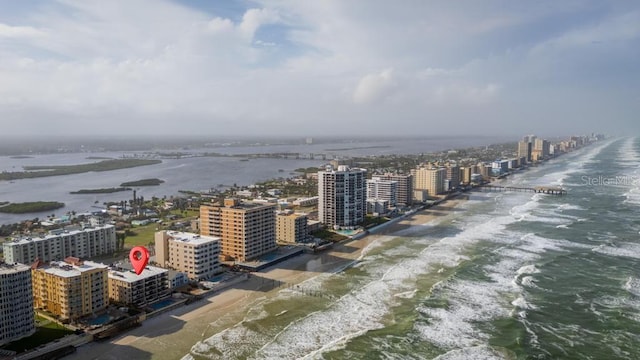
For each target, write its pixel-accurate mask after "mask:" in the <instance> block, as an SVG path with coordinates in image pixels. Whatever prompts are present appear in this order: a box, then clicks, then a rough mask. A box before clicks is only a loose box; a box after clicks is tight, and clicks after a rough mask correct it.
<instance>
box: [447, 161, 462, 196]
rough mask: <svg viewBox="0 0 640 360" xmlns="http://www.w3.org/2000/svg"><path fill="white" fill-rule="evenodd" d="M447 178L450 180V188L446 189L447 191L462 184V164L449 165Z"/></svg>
mask: <svg viewBox="0 0 640 360" xmlns="http://www.w3.org/2000/svg"><path fill="white" fill-rule="evenodd" d="M445 180H449V189H445V191H447V190H451V189H455V188H457V187H458V186H460V166H459V165H457V164H449V165H448V166H447V173H446V175H445Z"/></svg>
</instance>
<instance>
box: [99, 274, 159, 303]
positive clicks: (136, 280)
mask: <svg viewBox="0 0 640 360" xmlns="http://www.w3.org/2000/svg"><path fill="white" fill-rule="evenodd" d="M167 296H169V270H167V269H163V268H159V267H156V266H150V265H149V266H147V267H145V269H144V270H143V271H142V273H140V275H137V274H136V273H135V272H133V270H127V269H110V270H109V300H111V301H114V302H117V303H120V304H126V305H134V306H138V307H141V306H144V305H147V304H150V303H153V302H154V301H157V300H159V299H162V298H165V297H167Z"/></svg>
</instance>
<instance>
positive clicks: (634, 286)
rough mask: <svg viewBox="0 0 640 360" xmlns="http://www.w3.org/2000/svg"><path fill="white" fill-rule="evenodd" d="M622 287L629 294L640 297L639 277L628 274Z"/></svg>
mask: <svg viewBox="0 0 640 360" xmlns="http://www.w3.org/2000/svg"><path fill="white" fill-rule="evenodd" d="M623 288H624V289H625V290H627V291H628V292H630V293H631V294H633V295H635V296H638V297H640V279H638V278H635V277H633V276H629V277H628V278H627V281H626V282H625V283H624V287H623Z"/></svg>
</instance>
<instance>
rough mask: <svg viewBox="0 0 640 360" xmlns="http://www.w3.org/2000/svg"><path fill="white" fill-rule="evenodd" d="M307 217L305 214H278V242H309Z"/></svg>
mask: <svg viewBox="0 0 640 360" xmlns="http://www.w3.org/2000/svg"><path fill="white" fill-rule="evenodd" d="M308 234H309V231H308V229H307V216H306V215H303V214H295V213H294V214H278V215H277V216H276V240H278V241H280V242H285V243H300V242H305V241H307V237H308Z"/></svg>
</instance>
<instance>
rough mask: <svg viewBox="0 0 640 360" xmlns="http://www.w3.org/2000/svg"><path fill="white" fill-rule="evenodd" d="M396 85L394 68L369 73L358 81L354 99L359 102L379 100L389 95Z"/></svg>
mask: <svg viewBox="0 0 640 360" xmlns="http://www.w3.org/2000/svg"><path fill="white" fill-rule="evenodd" d="M395 85H396V84H395V81H394V77H393V69H386V70H383V71H381V72H379V73H375V74H367V75H365V76H364V77H362V79H360V81H359V82H358V85H357V86H356V89H355V91H354V93H353V101H354V102H356V103H357V104H365V103H370V102H374V101H379V100H381V99H383V98H384V97H385V96H387V95H388V94H389V92H390V91H391V90H392V89H393V88H394V87H395Z"/></svg>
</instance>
